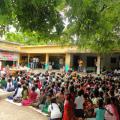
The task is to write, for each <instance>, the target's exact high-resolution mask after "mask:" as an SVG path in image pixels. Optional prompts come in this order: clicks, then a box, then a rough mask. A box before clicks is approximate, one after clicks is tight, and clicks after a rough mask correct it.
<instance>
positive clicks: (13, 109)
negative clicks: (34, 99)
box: [0, 100, 48, 120]
mask: <svg viewBox="0 0 120 120" xmlns="http://www.w3.org/2000/svg"><path fill="white" fill-rule="evenodd" d="M0 120H48V118H47V117H45V116H43V115H41V114H40V113H38V112H36V111H34V110H33V109H31V108H28V107H21V106H20V107H19V106H17V105H14V104H11V103H9V102H7V101H5V100H0Z"/></svg>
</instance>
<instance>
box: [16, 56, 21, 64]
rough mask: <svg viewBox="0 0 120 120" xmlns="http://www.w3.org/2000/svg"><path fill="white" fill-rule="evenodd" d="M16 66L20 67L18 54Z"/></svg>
mask: <svg viewBox="0 0 120 120" xmlns="http://www.w3.org/2000/svg"><path fill="white" fill-rule="evenodd" d="M16 65H17V66H20V54H18V60H17V63H16Z"/></svg>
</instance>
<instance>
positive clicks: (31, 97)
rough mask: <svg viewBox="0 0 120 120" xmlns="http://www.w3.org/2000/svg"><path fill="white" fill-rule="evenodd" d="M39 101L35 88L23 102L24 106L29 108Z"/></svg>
mask: <svg viewBox="0 0 120 120" xmlns="http://www.w3.org/2000/svg"><path fill="white" fill-rule="evenodd" d="M36 99H37V93H36V92H35V87H33V88H32V89H31V91H30V93H29V96H28V99H27V100H23V101H22V105H23V106H29V105H31V104H32V103H34V102H35V101H36Z"/></svg>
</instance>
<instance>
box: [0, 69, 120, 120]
mask: <svg viewBox="0 0 120 120" xmlns="http://www.w3.org/2000/svg"><path fill="white" fill-rule="evenodd" d="M0 88H2V89H4V90H6V91H8V92H11V91H14V95H13V96H9V97H8V99H11V100H13V101H14V102H17V103H21V104H22V105H23V106H33V107H35V108H36V109H40V110H41V111H42V112H45V113H47V114H49V116H50V120H84V119H87V120H93V119H96V120H120V76H115V75H110V76H109V75H104V76H96V77H93V76H92V75H90V74H89V75H86V76H80V74H78V73H77V72H75V71H68V72H63V73H55V72H51V73H49V72H45V73H39V74H35V73H26V72H20V73H18V74H17V75H16V76H12V75H10V76H9V77H8V76H6V75H3V76H1V78H0Z"/></svg>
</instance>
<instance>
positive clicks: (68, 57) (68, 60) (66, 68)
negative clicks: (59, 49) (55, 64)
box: [65, 53, 71, 72]
mask: <svg viewBox="0 0 120 120" xmlns="http://www.w3.org/2000/svg"><path fill="white" fill-rule="evenodd" d="M70 60H71V56H70V53H66V56H65V71H66V72H68V70H69V69H70V62H71V61H70Z"/></svg>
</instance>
